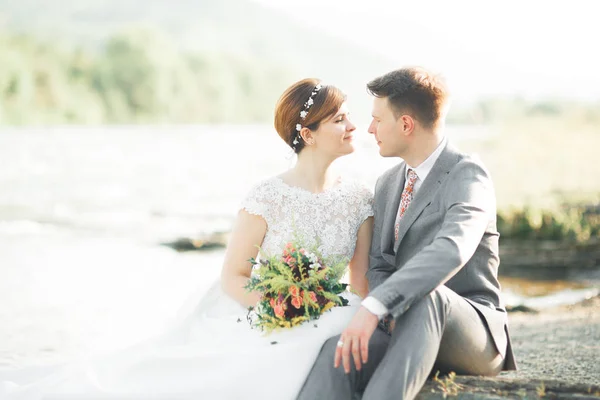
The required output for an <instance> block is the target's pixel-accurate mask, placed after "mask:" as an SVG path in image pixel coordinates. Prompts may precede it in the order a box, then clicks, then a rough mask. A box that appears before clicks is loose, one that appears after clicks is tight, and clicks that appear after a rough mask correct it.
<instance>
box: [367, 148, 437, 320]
mask: <svg viewBox="0 0 600 400" xmlns="http://www.w3.org/2000/svg"><path fill="white" fill-rule="evenodd" d="M446 141H447V140H446V137H444V138H443V139H442V141H441V142H440V144H439V145H438V147H436V149H435V150H434V151H433V153H431V154H430V155H429V157H427V159H426V160H425V161H423V162H422V163H421V164H419V165H418V166H417V167H412V166H410V165H408V164H406V166H407V168H406V170H405V171H404V187H405V188H406V185H407V184H408V170H409V168H410V169H412V170H413V171H415V173H416V174H417V180H416V181H415V186H414V188H413V196H414V195H415V194H416V193H417V192H418V191H419V189H420V188H421V185H422V184H423V181H424V180H425V178H427V175H429V173H430V172H431V169H432V168H433V165H434V164H435V162H436V161H437V159H438V158H439V157H440V154H441V153H442V150H444V147H445V145H446ZM399 217H400V214H399V213H398V212H396V222H398V218H399ZM361 304H362V305H363V306H364V307H365V308H366V309H367V310H369V311H370V312H371V313H373V314H375V315H377V317H378V318H379V319H381V318H383V317H384V316H386V315H387V313H388V309H387V307H386V306H385V305H383V304H382V303H381V302H380V301H379V300H377V299H376V298H374V297H371V296H368V297H367V298H366V299H364V300H363V301H362V303H361Z"/></svg>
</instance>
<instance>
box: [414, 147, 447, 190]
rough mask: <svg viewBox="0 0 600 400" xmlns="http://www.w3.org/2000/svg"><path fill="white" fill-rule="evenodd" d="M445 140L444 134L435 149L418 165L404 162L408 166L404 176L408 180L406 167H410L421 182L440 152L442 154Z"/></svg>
mask: <svg viewBox="0 0 600 400" xmlns="http://www.w3.org/2000/svg"><path fill="white" fill-rule="evenodd" d="M446 142H447V139H446V137H445V136H444V138H443V139H442V141H441V142H440V144H439V145H438V147H436V149H435V150H434V151H433V153H431V154H430V155H429V157H427V159H426V160H425V161H423V162H422V163H421V164H419V166H418V167H411V166H410V165H408V164H406V165H407V166H408V168H406V171H405V172H404V178H405V179H406V180H408V169H409V168H410V169H412V170H413V171H415V173H416V174H417V177H418V178H419V180H420V181H421V182H423V181H424V180H425V178H427V175H429V173H430V172H431V169H432V168H433V165H434V164H435V162H436V161H437V159H438V158H439V157H440V154H442V150H444V147H445V145H446Z"/></svg>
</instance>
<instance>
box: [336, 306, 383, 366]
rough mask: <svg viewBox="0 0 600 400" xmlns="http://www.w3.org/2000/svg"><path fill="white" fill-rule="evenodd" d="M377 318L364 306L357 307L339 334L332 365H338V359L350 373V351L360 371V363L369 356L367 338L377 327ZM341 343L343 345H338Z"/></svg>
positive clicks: (369, 337) (363, 362) (368, 338)
mask: <svg viewBox="0 0 600 400" xmlns="http://www.w3.org/2000/svg"><path fill="white" fill-rule="evenodd" d="M378 323H379V318H377V316H376V315H375V314H372V313H371V312H370V311H369V310H367V309H366V308H365V307H361V308H359V310H358V312H357V313H356V315H355V316H354V318H352V321H350V324H349V325H348V327H347V328H346V330H345V331H344V332H342V335H341V336H340V342H338V347H337V348H336V350H335V358H334V360H333V365H334V367H335V368H338V367H339V366H340V360H342V363H343V365H344V371H345V372H346V373H347V374H349V373H350V362H351V361H350V353H352V357H353V358H354V365H355V366H356V370H357V371H360V369H361V367H362V364H365V363H366V362H367V359H368V358H369V340H370V339H371V336H372V335H373V332H375V329H376V328H377V324H378ZM340 343H343V345H339V344H340Z"/></svg>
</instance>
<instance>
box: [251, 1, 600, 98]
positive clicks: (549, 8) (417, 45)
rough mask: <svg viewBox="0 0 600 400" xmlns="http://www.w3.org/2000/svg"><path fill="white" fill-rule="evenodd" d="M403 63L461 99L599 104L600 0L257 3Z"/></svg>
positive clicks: (399, 63)
mask: <svg viewBox="0 0 600 400" xmlns="http://www.w3.org/2000/svg"><path fill="white" fill-rule="evenodd" d="M253 1H256V2H258V3H261V4H264V5H267V6H269V7H273V8H276V9H279V10H281V11H283V12H285V13H287V14H289V15H291V16H293V17H295V18H297V19H299V20H302V21H303V22H306V23H309V24H311V25H313V26H315V27H318V28H319V29H322V30H324V31H326V32H328V33H330V34H332V35H335V36H339V37H343V38H346V39H347V40H348V41H351V42H355V43H356V44H358V45H360V46H364V47H368V48H371V49H372V50H374V51H376V52H379V53H382V54H385V55H387V56H388V57H389V58H391V59H392V60H393V61H394V62H398V65H399V66H401V65H422V66H425V67H428V68H430V69H433V70H436V71H439V72H442V73H443V74H444V75H445V76H446V78H447V80H448V82H449V85H450V87H451V90H452V91H453V93H454V98H455V100H458V101H468V99H473V98H475V97H480V96H485V95H498V94H520V95H523V96H526V97H535V98H538V97H546V96H552V97H559V98H579V99H596V100H600V56H599V54H600V50H599V49H600V21H599V19H600V18H599V17H600V2H599V1H596V0H569V1H564V0H562V1H553V0H548V1H537V0H520V1H519V0H502V1H494V2H490V1H485V0H452V1H444V0H419V1H414V0H410V1H406V0H397V1H385V0H362V1H354V0H345V1H344V0H299V1H298V0H294V1H292V0H253Z"/></svg>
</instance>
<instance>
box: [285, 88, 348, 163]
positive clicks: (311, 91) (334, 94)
mask: <svg viewBox="0 0 600 400" xmlns="http://www.w3.org/2000/svg"><path fill="white" fill-rule="evenodd" d="M311 100H312V101H311ZM344 101H346V95H345V94H344V93H342V91H341V90H340V89H338V88H336V87H335V86H328V85H323V84H321V81H320V80H319V79H315V78H308V79H303V80H301V81H299V82H296V83H294V84H293V85H292V86H290V87H289V88H287V90H286V91H285V92H284V93H283V94H282V95H281V97H280V98H279V100H278V101H277V105H276V106H275V130H276V131H277V133H278V134H279V136H280V137H281V138H282V139H283V141H284V142H286V143H287V144H288V145H289V146H290V147H291V148H292V149H294V152H296V154H298V153H300V151H302V149H303V148H304V146H305V144H306V143H304V140H303V139H302V137H301V136H300V132H299V129H298V128H308V129H310V130H311V131H315V130H317V129H319V124H320V123H321V122H322V121H323V120H326V119H327V118H331V117H333V116H334V115H335V113H336V112H337V111H338V110H339V109H340V107H341V106H342V103H344ZM303 116H304V118H302V117H303Z"/></svg>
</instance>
